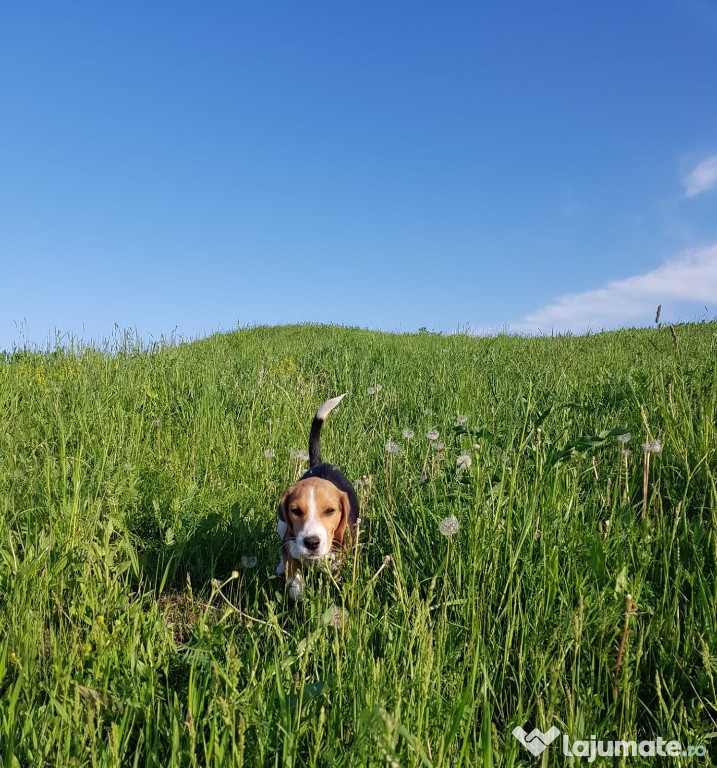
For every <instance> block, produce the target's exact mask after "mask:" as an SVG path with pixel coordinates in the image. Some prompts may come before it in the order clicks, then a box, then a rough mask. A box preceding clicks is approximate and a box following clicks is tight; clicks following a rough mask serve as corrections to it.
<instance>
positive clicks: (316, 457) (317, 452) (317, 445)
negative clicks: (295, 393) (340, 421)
mask: <svg viewBox="0 0 717 768" xmlns="http://www.w3.org/2000/svg"><path fill="white" fill-rule="evenodd" d="M344 397H346V393H345V392H344V393H343V395H339V396H338V397H332V398H331V399H330V400H327V401H326V402H325V403H324V404H323V405H322V406H321V408H319V410H318V411H316V416H314V420H313V421H312V422H311V433H310V434H309V464H310V465H311V466H312V467H315V466H316V465H317V464H321V442H320V437H321V427H322V426H323V424H324V419H326V417H327V416H328V415H329V414H330V413H331V411H333V410H334V408H336V406H337V405H338V404H339V403H340V402H341V400H342V399H343V398H344Z"/></svg>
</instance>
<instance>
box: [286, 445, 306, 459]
mask: <svg viewBox="0 0 717 768" xmlns="http://www.w3.org/2000/svg"><path fill="white" fill-rule="evenodd" d="M289 455H290V456H291V458H292V459H298V460H299V461H308V460H309V452H308V451H300V450H298V449H296V448H292V449H291V451H290V454H289Z"/></svg>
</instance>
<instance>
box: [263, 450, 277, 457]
mask: <svg viewBox="0 0 717 768" xmlns="http://www.w3.org/2000/svg"><path fill="white" fill-rule="evenodd" d="M275 455H276V454H275V453H274V451H272V449H271V448H267V449H266V450H265V451H264V458H265V459H273V458H274V456H275Z"/></svg>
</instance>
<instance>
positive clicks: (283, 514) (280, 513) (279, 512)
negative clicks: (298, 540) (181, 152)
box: [276, 485, 294, 539]
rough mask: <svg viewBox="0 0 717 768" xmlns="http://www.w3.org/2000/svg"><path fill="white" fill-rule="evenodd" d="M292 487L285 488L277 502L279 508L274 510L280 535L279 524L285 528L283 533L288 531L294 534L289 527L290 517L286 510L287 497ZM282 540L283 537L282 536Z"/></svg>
mask: <svg viewBox="0 0 717 768" xmlns="http://www.w3.org/2000/svg"><path fill="white" fill-rule="evenodd" d="M293 488H294V486H293V485H292V486H291V488H287V489H286V490H285V491H284V495H283V496H282V497H281V501H280V502H279V506H278V507H277V509H276V516H277V517H278V518H279V532H280V533H281V523H283V524H284V526H285V532H286V531H289V532H290V533H292V534H293V533H294V531H293V529H292V527H291V515H290V514H289V509H288V502H289V495H290V493H291V491H292V490H293ZM281 538H282V539H283V538H284V536H283V535H282V537H281Z"/></svg>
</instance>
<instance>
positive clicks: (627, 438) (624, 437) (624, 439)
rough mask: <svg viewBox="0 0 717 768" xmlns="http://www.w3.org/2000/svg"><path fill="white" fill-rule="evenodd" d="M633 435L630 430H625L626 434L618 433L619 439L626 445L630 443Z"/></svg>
mask: <svg viewBox="0 0 717 768" xmlns="http://www.w3.org/2000/svg"><path fill="white" fill-rule="evenodd" d="M631 437H632V435H631V434H630V433H629V432H625V434H624V435H618V436H617V439H618V440H619V441H620V442H621V443H622V444H623V445H624V444H625V443H629V442H630V438H631Z"/></svg>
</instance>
